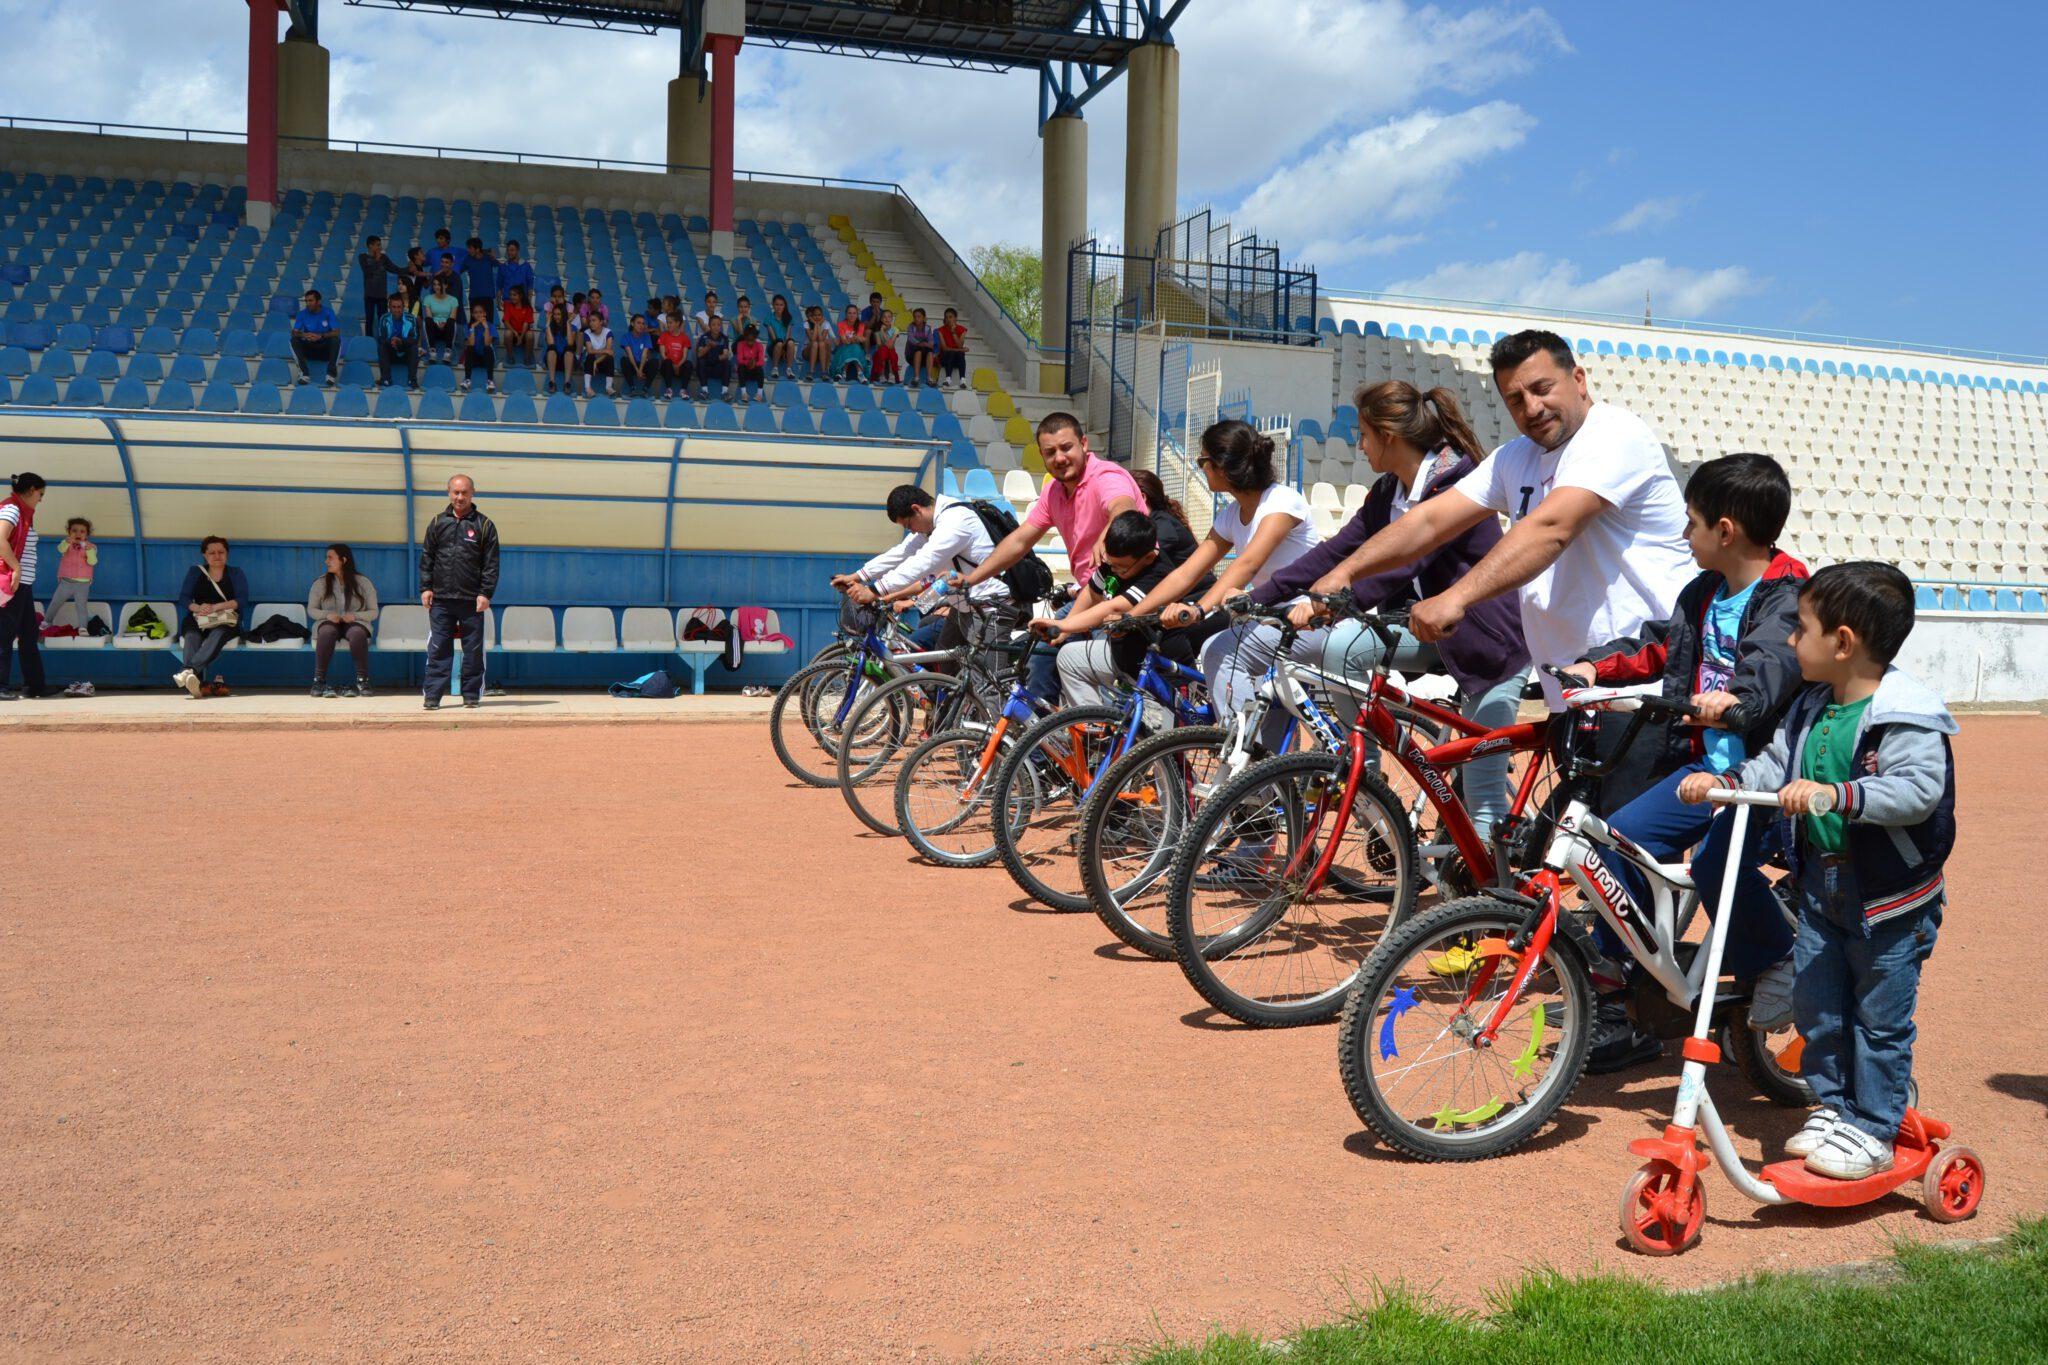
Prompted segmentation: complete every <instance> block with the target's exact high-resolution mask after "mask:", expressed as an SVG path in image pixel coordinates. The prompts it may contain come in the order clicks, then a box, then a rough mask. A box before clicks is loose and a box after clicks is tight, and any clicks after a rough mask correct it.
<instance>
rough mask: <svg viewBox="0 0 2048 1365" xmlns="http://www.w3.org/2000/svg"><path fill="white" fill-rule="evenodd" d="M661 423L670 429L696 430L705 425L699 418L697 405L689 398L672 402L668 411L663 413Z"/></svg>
mask: <svg viewBox="0 0 2048 1365" xmlns="http://www.w3.org/2000/svg"><path fill="white" fill-rule="evenodd" d="M661 424H662V426H664V427H666V428H667V429H668V430H670V431H685V430H694V429H695V428H697V427H700V426H702V425H703V423H702V422H700V421H699V420H698V418H697V405H696V404H695V403H692V402H691V401H690V400H689V399H687V398H678V399H676V400H675V401H674V402H672V403H670V404H669V405H668V411H667V412H665V413H663V414H662V415H661Z"/></svg>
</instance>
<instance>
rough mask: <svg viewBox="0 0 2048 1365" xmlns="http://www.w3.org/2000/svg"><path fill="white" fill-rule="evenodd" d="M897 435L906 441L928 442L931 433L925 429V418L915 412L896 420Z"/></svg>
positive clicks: (907, 413)
mask: <svg viewBox="0 0 2048 1365" xmlns="http://www.w3.org/2000/svg"><path fill="white" fill-rule="evenodd" d="M896 435H897V437H898V438H899V439H902V440H906V441H926V440H930V439H931V432H929V431H927V430H926V429H925V425H924V418H923V417H921V416H919V415H918V414H917V413H914V412H906V413H902V414H900V415H898V417H897V418H896Z"/></svg>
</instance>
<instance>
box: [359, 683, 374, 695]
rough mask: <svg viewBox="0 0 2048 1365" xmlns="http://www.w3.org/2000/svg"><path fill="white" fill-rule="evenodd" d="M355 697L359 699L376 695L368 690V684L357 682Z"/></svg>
mask: <svg viewBox="0 0 2048 1365" xmlns="http://www.w3.org/2000/svg"><path fill="white" fill-rule="evenodd" d="M356 695H357V696H359V697H374V696H376V695H377V694H376V693H374V692H372V691H371V690H370V685H369V684H368V683H366V682H358V683H357V684H356Z"/></svg>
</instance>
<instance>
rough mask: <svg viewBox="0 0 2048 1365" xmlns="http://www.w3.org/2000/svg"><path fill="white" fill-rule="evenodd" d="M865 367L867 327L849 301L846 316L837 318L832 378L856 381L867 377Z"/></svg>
mask: <svg viewBox="0 0 2048 1365" xmlns="http://www.w3.org/2000/svg"><path fill="white" fill-rule="evenodd" d="M867 367H868V333H867V328H865V327H863V326H862V325H861V321H860V313H859V312H858V311H857V310H856V309H855V308H854V306H853V305H852V304H850V303H849V304H847V305H846V316H845V317H843V318H841V319H839V328H838V336H837V338H836V339H835V344H834V346H833V347H832V378H833V379H834V380H835V381H838V380H843V381H845V382H847V383H849V384H851V383H858V382H859V381H861V380H863V379H866V378H867Z"/></svg>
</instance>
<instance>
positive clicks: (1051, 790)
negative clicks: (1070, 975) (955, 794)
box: [990, 706, 1126, 912]
mask: <svg viewBox="0 0 2048 1365" xmlns="http://www.w3.org/2000/svg"><path fill="white" fill-rule="evenodd" d="M1125 720H1126V716H1125V712H1124V708H1122V707H1120V706H1069V707H1064V708H1062V709H1061V710H1058V711H1055V712H1053V713H1052V714H1051V715H1049V716H1042V717H1040V718H1039V720H1038V722H1037V723H1036V724H1034V725H1032V726H1031V728H1030V729H1028V730H1026V731H1024V733H1023V734H1021V735H1019V736H1018V737H1017V743H1016V746H1015V747H1014V748H1012V749H1011V750H1010V752H1009V754H1008V755H1007V756H1006V757H1005V758H1004V759H1003V765H1002V767H1001V768H1000V769H999V770H998V771H997V773H996V781H995V789H994V791H993V792H992V793H991V796H990V800H991V802H992V809H993V810H994V812H995V813H996V814H995V819H994V821H993V824H994V826H995V839H996V856H997V857H999V858H1001V859H1002V862H1003V867H1004V868H1005V869H1006V870H1007V871H1008V872H1009V874H1010V880H1012V881H1014V882H1015V883H1017V886H1018V888H1019V889H1020V890H1022V891H1023V892H1024V894H1025V895H1027V896H1029V897H1031V898H1032V899H1033V900H1035V901H1038V902H1040V903H1041V904H1043V905H1047V906H1050V907H1051V908H1053V909H1054V910H1065V911H1068V912H1074V911H1080V910H1086V909H1087V908H1088V893H1087V889H1086V888H1085V887H1080V874H1079V868H1078V867H1076V868H1075V870H1074V875H1073V877H1072V878H1071V880H1072V882H1073V883H1074V886H1075V887H1078V888H1079V889H1069V888H1068V887H1067V886H1065V885H1061V886H1054V885H1053V884H1052V883H1051V882H1050V881H1048V880H1047V876H1048V875H1049V874H1050V872H1051V869H1052V868H1053V867H1055V866H1057V865H1059V864H1060V863H1062V862H1068V861H1071V862H1075V863H1078V862H1079V859H1078V857H1077V856H1076V853H1077V849H1076V843H1077V840H1078V837H1079V834H1080V818H1079V817H1080V813H1081V809H1080V808H1081V802H1082V801H1083V800H1084V799H1086V795H1087V792H1086V789H1085V788H1079V789H1077V788H1076V787H1075V786H1074V782H1073V778H1072V777H1071V775H1069V774H1067V773H1065V772H1062V771H1060V770H1059V769H1058V768H1057V766H1056V765H1055V764H1054V763H1053V762H1052V760H1051V758H1050V757H1048V756H1047V755H1045V754H1044V753H1042V752H1041V751H1043V750H1045V749H1046V746H1047V745H1048V744H1049V743H1052V742H1054V741H1056V740H1058V739H1059V737H1060V736H1061V734H1062V733H1065V732H1069V731H1071V729H1072V727H1074V726H1094V725H1099V726H1102V727H1103V728H1104V730H1105V731H1107V732H1108V733H1106V734H1103V735H1101V736H1100V739H1101V740H1102V741H1104V742H1114V734H1115V731H1116V730H1117V729H1119V728H1121V726H1122V725H1123V724H1124V722H1125ZM1092 738H1094V736H1093V735H1092V734H1091V735H1084V736H1083V737H1082V743H1084V744H1088V745H1089V748H1088V751H1087V752H1086V754H1085V755H1084V761H1085V762H1086V763H1087V765H1088V767H1089V770H1090V771H1091V773H1092V771H1093V769H1094V766H1095V764H1096V763H1097V762H1099V761H1100V756H1101V749H1100V748H1099V747H1096V746H1095V745H1094V744H1092V743H1090V740H1091V739H1092ZM1027 767H1028V768H1030V769H1031V770H1032V771H1035V772H1037V773H1038V774H1039V776H1040V781H1039V782H1038V783H1037V784H1036V785H1035V786H1034V787H1033V788H1032V790H1031V791H1030V793H1029V794H1028V796H1020V795H1019V793H1018V790H1017V789H1018V787H1019V786H1020V785H1021V784H1022V781H1023V779H1022V774H1023V772H1024V771H1025V769H1026V768H1027ZM1040 834H1043V835H1044V836H1045V838H1044V840H1043V843H1044V847H1043V848H1041V847H1039V844H1040V842H1041V840H1040V838H1039V837H1038V836H1039V835H1040ZM1027 843H1028V844H1029V845H1030V847H1026V846H1025V845H1026V844H1027Z"/></svg>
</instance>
